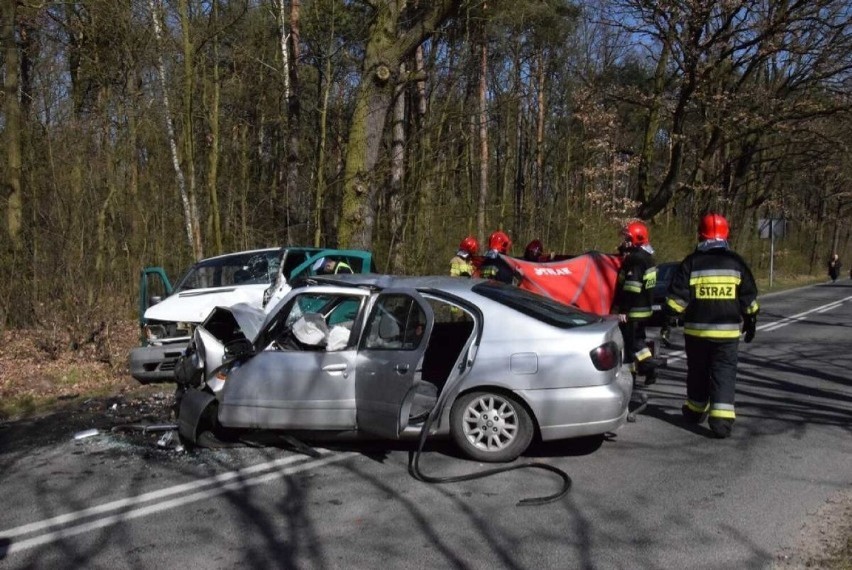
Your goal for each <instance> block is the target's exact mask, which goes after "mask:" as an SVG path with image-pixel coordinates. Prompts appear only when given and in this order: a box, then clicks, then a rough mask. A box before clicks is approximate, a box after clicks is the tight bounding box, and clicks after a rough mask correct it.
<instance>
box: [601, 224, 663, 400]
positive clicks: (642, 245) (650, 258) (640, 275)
mask: <svg viewBox="0 0 852 570" xmlns="http://www.w3.org/2000/svg"><path fill="white" fill-rule="evenodd" d="M622 237H623V238H624V239H623V241H622V243H621V245H620V246H619V251H621V252H622V253H623V254H624V255H625V257H624V260H623V261H622V264H621V269H620V270H619V271H618V278H617V280H616V290H615V298H614V299H613V311H612V312H613V313H615V314H617V315H618V318H619V321H620V323H621V334H622V336H623V337H624V348H625V350H624V352H625V358H624V361H625V362H626V363H629V364H630V368H631V371H632V372H633V373H634V374H638V375H642V376H644V377H645V384H653V383H654V382H655V381H656V368H657V364H658V362H657V361H656V360H655V359H654V358H653V356H654V355H653V354H652V353H651V349H650V348H648V346H647V343H646V335H645V323H646V322H647V320H648V319H649V318H651V314H652V313H653V310H652V308H651V305H652V293H653V291H654V285H656V283H657V264H656V262H655V261H654V249H653V248H652V247H651V240H650V235H649V233H648V227H647V226H646V225H645V224H643V223H642V222H631V223H629V224H627V225H626V226H625V227H624V229H623V230H622Z"/></svg>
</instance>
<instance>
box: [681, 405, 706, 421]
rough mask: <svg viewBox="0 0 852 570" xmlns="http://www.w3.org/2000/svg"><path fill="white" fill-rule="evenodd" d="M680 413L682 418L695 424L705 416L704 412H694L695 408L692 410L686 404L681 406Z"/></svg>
mask: <svg viewBox="0 0 852 570" xmlns="http://www.w3.org/2000/svg"><path fill="white" fill-rule="evenodd" d="M680 413H682V414H683V419H685V420H686V421H688V422H689V423H691V424H695V425H698V424H700V423H701V422H703V421H704V420H705V419H706V418H707V414H706V413H702V412H696V411H695V410H693V409H692V408H690V407H689V406H687V405H686V404H684V405H683V406H681V408H680Z"/></svg>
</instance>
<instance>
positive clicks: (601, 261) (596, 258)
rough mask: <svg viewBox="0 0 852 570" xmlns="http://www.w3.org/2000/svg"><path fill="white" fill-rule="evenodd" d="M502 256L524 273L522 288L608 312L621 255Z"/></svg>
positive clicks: (567, 302) (595, 310)
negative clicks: (537, 259)
mask: <svg viewBox="0 0 852 570" xmlns="http://www.w3.org/2000/svg"><path fill="white" fill-rule="evenodd" d="M501 257H503V259H504V260H506V262H507V263H508V264H509V265H511V266H512V268H514V269H515V271H516V272H518V273H519V274H520V275H521V276H522V277H521V281H520V283H518V286H519V287H520V288H521V289H526V290H528V291H532V292H533V293H538V294H539V295H544V296H545V297H550V298H552V299H554V300H556V301H559V302H561V303H565V304H566V305H574V306H575V307H578V308H580V309H582V310H584V311H588V312H590V313H595V314H598V315H608V314H609V312H610V308H611V307H612V300H613V297H614V296H615V281H616V278H617V277H618V270H619V268H620V267H621V259H622V258H621V256H619V255H611V254H606V253H601V252H599V251H589V252H587V253H584V254H582V255H578V256H577V257H572V258H571V259H565V260H561V261H548V262H538V263H537V262H532V261H524V260H522V259H516V258H514V257H508V256H505V255H504V256H501Z"/></svg>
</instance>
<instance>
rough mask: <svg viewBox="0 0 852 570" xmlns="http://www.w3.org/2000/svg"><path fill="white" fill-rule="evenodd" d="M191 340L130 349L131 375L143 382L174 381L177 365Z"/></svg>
mask: <svg viewBox="0 0 852 570" xmlns="http://www.w3.org/2000/svg"><path fill="white" fill-rule="evenodd" d="M187 344H189V341H185V342H178V343H171V344H165V345H149V346H139V347H137V348H134V349H133V350H131V351H130V375H131V376H133V377H134V378H135V379H136V380H138V381H139V382H140V383H142V384H152V383H156V382H174V381H175V365H176V364H177V360H178V358H179V357H180V356H181V354H183V351H184V349H185V348H186V346H187Z"/></svg>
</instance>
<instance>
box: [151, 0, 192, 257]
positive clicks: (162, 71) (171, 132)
mask: <svg viewBox="0 0 852 570" xmlns="http://www.w3.org/2000/svg"><path fill="white" fill-rule="evenodd" d="M183 1H185V0H183ZM148 8H149V9H150V11H151V19H152V20H153V23H154V36H155V39H156V42H157V74H158V76H159V79H160V87H161V88H162V91H163V113H164V114H165V117H166V131H167V136H168V139H169V149H170V150H171V157H172V166H173V167H174V170H175V178H176V179H177V185H178V192H179V194H180V199H181V204H182V205H183V214H184V227H185V229H186V238H187V243H188V245H189V247H190V248H191V249H192V254H193V258H194V259H201V258H203V257H204V252H203V250H202V248H201V243H200V240H196V239H195V237H196V235H199V232H197V231H196V228H197V227H198V218H197V212H196V208H195V207H194V206H193V202H194V199H192V200H191V199H190V195H189V194H188V193H187V190H186V181H185V179H184V176H183V170H182V169H181V166H180V157H179V156H178V150H177V137H176V136H175V126H174V121H172V112H171V105H170V104H169V91H168V83H167V82H166V64H165V61H164V59H163V28H162V25H161V24H160V17H159V14H158V13H157V5H155V3H154V0H148Z"/></svg>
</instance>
